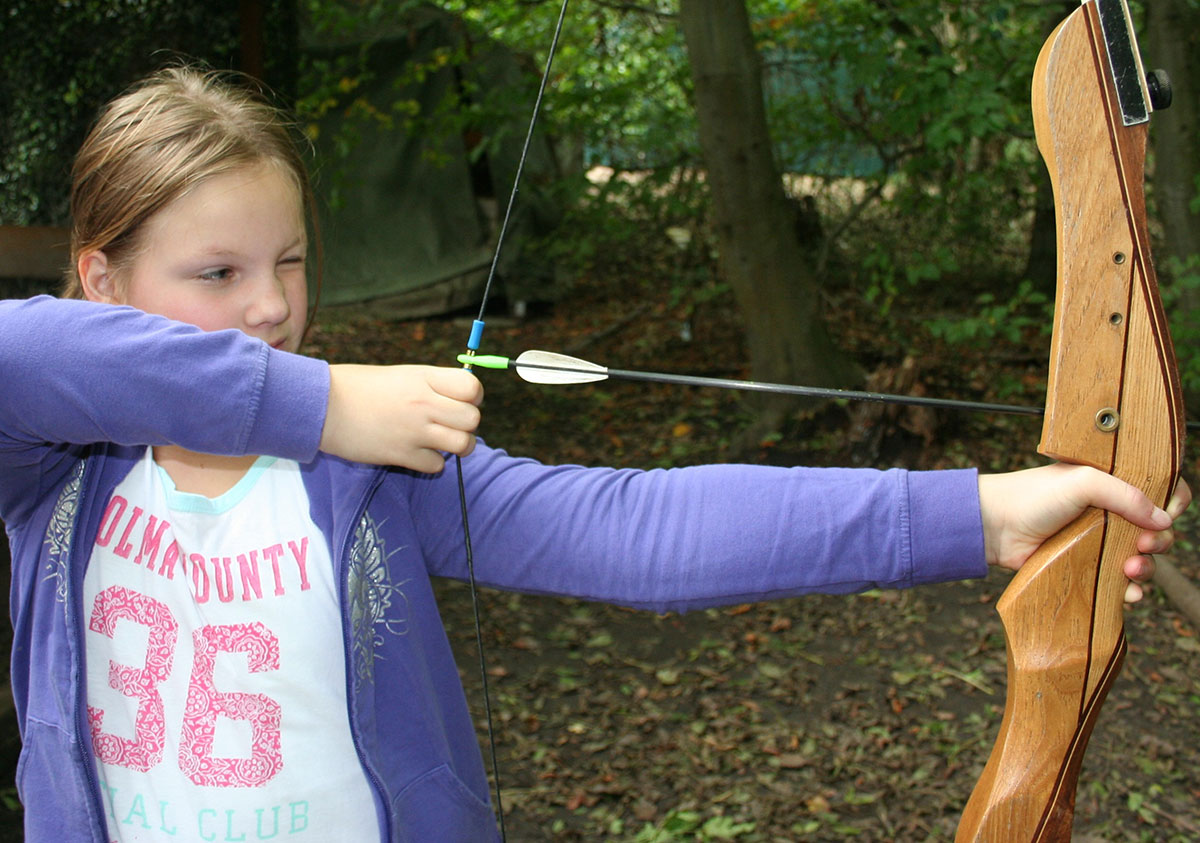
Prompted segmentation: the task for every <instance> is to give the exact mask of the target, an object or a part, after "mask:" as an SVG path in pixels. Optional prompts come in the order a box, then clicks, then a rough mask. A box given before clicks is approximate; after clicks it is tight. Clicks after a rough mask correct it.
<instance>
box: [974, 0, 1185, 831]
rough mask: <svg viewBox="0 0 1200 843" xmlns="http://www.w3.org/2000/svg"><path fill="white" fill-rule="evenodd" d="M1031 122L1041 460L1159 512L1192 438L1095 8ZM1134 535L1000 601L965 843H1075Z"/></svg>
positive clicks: (1103, 528) (1023, 583)
mask: <svg viewBox="0 0 1200 843" xmlns="http://www.w3.org/2000/svg"><path fill="white" fill-rule="evenodd" d="M1134 50H1135V53H1136V45H1135V47H1134ZM1138 72H1139V73H1140V69H1139V71H1138ZM1033 107H1034V124H1035V129H1036V133H1037V138H1038V146H1039V149H1041V151H1042V154H1043V156H1044V158H1045V160H1046V164H1047V167H1048V169H1049V171H1050V176H1051V180H1052V182H1053V184H1054V194H1055V206H1056V212H1057V219H1058V257H1059V259H1058V289H1057V295H1056V308H1055V310H1056V314H1055V324H1054V335H1053V338H1052V341H1051V355H1050V372H1049V381H1048V385H1047V403H1046V417H1045V421H1044V424H1043V429H1042V443H1041V446H1040V447H1039V451H1040V452H1041V453H1043V454H1044V455H1046V456H1050V457H1053V458H1055V459H1059V460H1063V461H1065V462H1070V463H1082V464H1086V465H1091V466H1094V467H1096V468H1099V469H1101V470H1103V471H1106V472H1110V473H1112V474H1115V475H1116V476H1118V477H1121V478H1122V479H1124V480H1126V481H1128V482H1130V483H1132V484H1133V485H1135V486H1137V487H1138V488H1140V489H1142V490H1143V491H1144V492H1146V493H1147V494H1148V495H1149V496H1150V497H1151V498H1152V499H1153V500H1155V501H1156V502H1157V503H1159V504H1160V505H1165V503H1166V501H1167V499H1168V497H1169V496H1170V493H1171V490H1172V489H1173V488H1174V485H1175V482H1176V479H1177V478H1178V476H1179V470H1180V467H1181V462H1182V451H1183V432H1184V422H1183V413H1182V404H1183V402H1182V395H1181V391H1180V387H1179V379H1178V374H1177V367H1176V365H1175V355H1174V351H1173V348H1172V345H1171V339H1170V336H1169V334H1168V332H1167V326H1166V319H1165V317H1164V314H1163V310H1162V305H1161V301H1160V299H1159V294H1158V285H1157V281H1156V278H1155V274H1154V267H1153V262H1152V260H1151V257H1150V251H1149V238H1148V235H1147V230H1146V218H1145V201H1144V191H1143V186H1142V185H1143V176H1144V163H1143V162H1144V160H1145V152H1146V124H1145V122H1142V123H1140V124H1136V125H1132V126H1126V125H1124V121H1123V120H1122V117H1121V109H1120V106H1119V105H1118V103H1117V98H1116V90H1115V87H1114V85H1113V81H1112V74H1111V72H1110V71H1109V64H1108V61H1107V53H1106V47H1105V41H1104V34H1103V32H1102V29H1101V26H1100V20H1099V15H1098V13H1097V10H1096V4H1095V3H1094V2H1087V3H1085V4H1084V5H1083V6H1082V7H1081V8H1080V9H1079V10H1078V11H1076V12H1074V13H1073V14H1072V15H1071V16H1070V17H1069V18H1067V20H1066V21H1064V22H1063V23H1062V24H1061V25H1060V26H1059V27H1058V29H1056V30H1055V31H1054V33H1053V34H1052V35H1051V36H1050V38H1049V39H1048V40H1047V42H1046V45H1045V46H1044V47H1043V48H1042V52H1041V54H1040V55H1039V57H1038V63H1037V68H1036V70H1035V72H1034V85H1033ZM1140 532H1141V531H1140V530H1139V529H1138V528H1136V527H1134V526H1133V525H1131V524H1129V523H1128V522H1126V521H1124V520H1123V519H1121V518H1118V517H1115V516H1110V515H1108V514H1106V513H1104V512H1101V511H1099V510H1095V509H1093V510H1089V511H1087V512H1086V513H1084V515H1082V516H1080V518H1079V519H1077V520H1076V521H1075V522H1073V523H1072V524H1071V525H1069V526H1068V527H1067V528H1066V529H1065V530H1063V531H1062V532H1060V533H1059V534H1058V535H1057V536H1056V537H1054V538H1053V539H1052V540H1050V541H1049V542H1047V543H1046V544H1045V545H1043V546H1042V547H1041V548H1039V550H1038V551H1037V552H1036V553H1035V554H1034V555H1033V556H1032V557H1031V558H1030V559H1029V560H1028V561H1027V562H1026V563H1025V565H1024V566H1022V568H1021V570H1020V571H1019V572H1018V573H1017V574H1016V575H1015V576H1014V577H1013V580H1012V582H1011V583H1010V584H1009V586H1008V588H1007V589H1006V590H1005V593H1004V595H1003V596H1002V597H1001V599H1000V601H999V602H998V604H997V610H998V612H999V614H1000V616H1001V619H1002V620H1003V623H1004V632H1005V639H1006V643H1007V647H1008V687H1007V698H1006V701H1005V710H1004V718H1003V720H1002V722H1001V725H1000V733H999V736H998V737H997V740H996V744H995V747H994V748H993V750H992V754H991V756H990V757H989V759H988V762H987V765H986V767H985V768H984V772H983V775H982V776H981V778H980V779H979V782H978V783H977V784H976V787H975V790H974V792H973V793H972V795H971V799H970V801H969V802H968V803H967V807H966V810H965V811H964V813H963V817H962V821H961V822H960V824H959V828H958V836H957V838H956V839H957V840H958V841H959V843H962V841H1024V840H1030V841H1069V840H1070V838H1071V826H1072V821H1073V817H1074V802H1075V790H1076V784H1077V781H1078V776H1079V769H1080V765H1081V764H1082V760H1083V754H1084V750H1085V749H1086V746H1087V742H1088V739H1089V737H1090V736H1091V732H1092V728H1093V727H1094V725H1095V722H1096V718H1097V716H1098V714H1099V711H1100V706H1101V705H1102V704H1103V701H1104V698H1105V696H1106V695H1107V693H1108V689H1109V687H1110V686H1111V685H1112V683H1113V682H1114V681H1115V679H1116V677H1117V675H1118V673H1119V671H1120V666H1121V662H1122V660H1123V658H1124V654H1125V651H1126V643H1125V634H1124V623H1123V608H1122V606H1123V598H1124V592H1125V585H1126V580H1125V575H1124V572H1123V570H1122V568H1123V563H1124V561H1125V560H1126V559H1128V558H1129V557H1130V556H1132V555H1135V554H1136V553H1137V549H1136V540H1137V537H1138V535H1139V533H1140Z"/></svg>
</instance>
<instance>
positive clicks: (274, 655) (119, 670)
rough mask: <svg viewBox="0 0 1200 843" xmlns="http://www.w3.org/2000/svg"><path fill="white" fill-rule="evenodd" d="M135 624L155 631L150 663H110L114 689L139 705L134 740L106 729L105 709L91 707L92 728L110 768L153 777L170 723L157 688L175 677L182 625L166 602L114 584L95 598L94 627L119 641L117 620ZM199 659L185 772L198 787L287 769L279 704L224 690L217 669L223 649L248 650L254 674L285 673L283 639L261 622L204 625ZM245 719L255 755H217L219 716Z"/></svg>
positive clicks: (185, 737)
mask: <svg viewBox="0 0 1200 843" xmlns="http://www.w3.org/2000/svg"><path fill="white" fill-rule="evenodd" d="M120 620H129V621H133V622H135V623H139V624H141V625H143V626H145V627H146V628H147V629H148V630H149V636H148V640H147V645H146V659H145V664H144V665H143V666H142V667H141V668H134V667H129V666H128V665H123V664H118V663H117V662H115V661H111V660H110V661H109V667H108V684H109V685H110V686H111V687H112V688H114V689H115V690H117V691H120V692H121V693H122V694H124V695H125V696H127V697H132V698H135V699H137V700H138V707H137V715H136V718H135V721H134V733H135V735H136V737H134V738H132V739H131V738H125V737H121V736H119V735H113V734H109V733H107V732H104V731H103V726H104V712H103V711H102V710H100V709H98V708H95V707H93V706H90V705H89V706H88V723H89V725H90V727H91V732H92V746H93V748H94V750H95V753H96V757H97V758H99V759H100V760H101V761H102V762H104V763H105V764H113V765H117V766H120V767H126V768H128V769H131V770H137V771H139V772H147V771H149V770H150V769H152V768H153V767H155V766H156V765H157V764H158V763H159V762H160V761H162V756H163V745H164V743H165V738H166V728H167V725H166V720H165V718H164V716H163V702H162V697H161V696H160V694H159V692H158V685H159V684H160V683H161V682H163V680H165V679H166V678H167V677H168V676H169V675H170V673H171V666H172V662H173V661H174V652H175V643H176V638H177V635H178V631H179V624H178V623H177V622H176V621H175V618H174V617H173V616H172V614H171V611H170V609H168V608H167V606H166V605H164V604H163V603H161V602H159V601H158V600H155V599H154V598H152V597H147V596H145V595H143V594H138V593H137V592H135V591H130V590H129V589H127V588H123V587H121V586H111V587H109V588H106V589H105V590H104V591H102V592H100V593H99V594H97V595H96V600H95V602H94V603H93V606H92V617H91V621H90V623H89V624H88V628H89V629H91V630H92V631H93V632H99V633H101V634H102V635H107V636H108V637H110V638H111V637H113V634H114V631H115V629H116V624H117V621H120ZM192 641H193V644H194V646H195V655H194V657H193V659H192V673H191V679H190V681H189V683H188V693H187V702H186V703H185V705H184V712H183V723H182V724H181V731H180V740H179V769H180V770H182V771H183V772H184V773H185V774H186V775H187V776H188V778H190V779H191V780H192V781H193V782H195V783H196V784H200V785H209V786H213V787H255V786H258V785H262V784H265V783H266V782H268V781H270V780H271V778H273V777H274V776H275V774H276V773H278V772H279V771H280V769H282V767H283V757H282V754H281V751H280V740H279V738H280V733H279V726H280V709H279V703H277V702H276V701H275V700H273V699H271V698H270V697H268V696H266V695H265V694H248V693H240V692H226V691H218V690H217V689H216V687H215V686H214V684H213V670H214V666H215V664H216V656H217V653H219V652H227V653H245V654H246V655H247V662H248V666H249V669H250V671H251V672H252V673H258V672H261V671H266V670H278V669H279V640H278V639H277V638H276V637H275V635H274V634H273V633H272V632H271V631H270V630H269V629H267V628H266V627H265V626H263V625H262V624H260V623H249V624H229V625H220V626H203V627H200V628H199V629H197V630H196V631H195V632H194V633H193V634H192ZM219 715H224V716H225V717H228V718H230V719H232V720H244V721H248V722H249V723H250V726H251V729H252V738H251V755H250V757H249V758H220V757H213V755H212V747H213V734H214V732H215V729H216V722H217V717H218V716H219Z"/></svg>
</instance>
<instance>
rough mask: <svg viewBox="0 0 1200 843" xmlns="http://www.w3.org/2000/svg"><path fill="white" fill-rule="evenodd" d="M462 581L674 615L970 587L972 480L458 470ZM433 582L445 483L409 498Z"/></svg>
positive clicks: (814, 471) (481, 458) (765, 470)
mask: <svg viewBox="0 0 1200 843" xmlns="http://www.w3.org/2000/svg"><path fill="white" fill-rule="evenodd" d="M463 469H464V473H465V479H466V488H467V494H468V504H469V514H470V522H471V535H472V538H473V540H474V545H475V560H476V562H475V564H476V573H477V575H478V577H479V579H480V581H481V582H484V583H486V584H488V585H492V586H495V587H498V588H506V589H514V590H520V591H532V592H538V593H547V594H559V595H570V596H574V597H581V598H585V599H594V600H603V601H606V602H614V603H621V604H625V605H631V606H637V607H641V608H650V609H654V610H657V611H664V610H687V609H694V608H700V607H705V606H712V605H718V604H728V603H734V602H747V601H754V600H760V599H765V598H777V597H783V596H788V595H794V594H804V593H809V592H824V593H844V592H850V591H859V590H863V589H867V588H873V587H881V588H907V587H910V586H914V585H919V584H923V583H931V582H940V581H946V580H954V579H963V578H967V577H981V576H984V575H985V574H986V567H987V566H986V564H985V563H984V559H983V530H982V523H981V520H980V514H979V497H978V491H977V486H976V474H975V472H974V471H968V470H964V471H937V472H907V471H902V470H898V469H893V470H890V471H874V470H868V469H826V468H775V467H766V466H746V465H712V466H698V467H693V468H680V469H668V470H663V469H656V470H652V471H638V470H632V469H605V468H580V467H578V466H559V467H547V466H543V465H540V464H538V463H536V462H534V461H532V460H524V459H517V458H513V457H509V456H507V455H506V454H504V453H503V452H502V451H496V450H492V449H489V448H487V447H486V446H484V445H482V444H481V445H480V446H479V447H478V448H477V449H476V451H475V453H474V454H472V455H471V456H470V457H468V458H466V459H465V460H464V461H463ZM416 489H417V490H416V492H415V493H414V497H413V500H414V517H415V518H416V520H417V529H418V533H419V535H421V542H422V547H423V549H424V550H425V552H426V554H427V556H428V558H429V559H430V560H431V565H432V567H433V568H434V573H439V574H445V575H448V576H456V577H461V576H463V574H464V570H463V568H464V562H463V551H462V538H461V536H462V529H461V525H460V524H459V522H458V506H457V488H456V483H455V477H454V472H453V471H446V472H444V473H443V474H442V475H441V476H439V477H436V478H428V481H427V482H424V483H418V484H416Z"/></svg>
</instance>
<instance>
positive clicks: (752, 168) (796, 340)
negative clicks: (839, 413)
mask: <svg viewBox="0 0 1200 843" xmlns="http://www.w3.org/2000/svg"><path fill="white" fill-rule="evenodd" d="M679 19H680V22H681V24H682V26H683V34H684V39H685V41H686V43H687V50H688V58H689V61H690V63H691V74H692V82H693V84H694V86H695V98H696V118H697V121H698V123H699V129H700V147H701V150H702V152H703V155H704V160H705V165H706V170H707V177H708V184H709V187H710V189H711V191H712V201H713V212H714V219H715V226H716V237H717V246H718V248H719V250H720V268H721V273H722V275H723V276H724V278H725V280H726V281H727V282H728V283H729V285H730V287H731V288H732V289H733V292H734V295H735V297H736V298H737V301H738V304H739V305H740V307H741V309H742V314H743V318H744V319H745V324H746V342H747V346H748V349H749V352H750V370H751V373H752V376H753V377H754V378H755V379H757V380H766V381H776V382H784V383H801V384H813V385H821V386H847V385H849V383H850V381H851V379H854V378H856V376H857V372H856V370H855V367H854V366H853V365H852V364H850V362H849V361H848V360H847V359H846V358H845V357H844V356H843V355H842V354H841V353H840V352H839V351H838V350H837V349H836V348H835V347H834V345H833V343H832V341H831V340H830V338H829V336H828V334H827V333H826V331H825V326H824V323H823V322H822V320H821V312H820V306H819V301H820V298H819V292H818V288H817V283H816V277H815V274H814V269H813V264H812V259H811V257H809V255H807V254H806V253H805V252H804V251H803V250H802V248H801V246H800V244H799V243H798V242H797V240H796V235H795V224H794V222H795V221H794V217H793V214H792V211H791V209H790V208H789V205H788V202H787V198H786V196H785V194H784V190H783V179H782V176H781V174H780V171H779V167H778V166H777V164H776V162H775V159H774V156H773V153H772V147H771V140H770V136H769V134H768V131H767V117H766V108H765V106H764V104H763V86H762V70H761V66H760V64H759V57H758V52H757V50H756V49H755V46H754V38H753V36H752V34H751V32H750V19H749V16H748V14H747V12H746V7H745V4H744V3H743V2H731V0H683V2H682V3H681V5H680V10H679ZM794 406H796V405H795V403H794V402H791V403H774V402H771V403H767V404H765V405H763V409H764V410H767V411H768V412H767V413H766V415H767V416H768V417H770V418H772V419H773V420H777V419H778V418H779V415H780V414H781V413H783V412H785V411H786V409H787V408H788V407H794Z"/></svg>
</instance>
